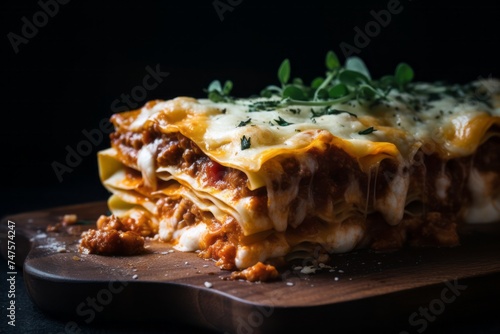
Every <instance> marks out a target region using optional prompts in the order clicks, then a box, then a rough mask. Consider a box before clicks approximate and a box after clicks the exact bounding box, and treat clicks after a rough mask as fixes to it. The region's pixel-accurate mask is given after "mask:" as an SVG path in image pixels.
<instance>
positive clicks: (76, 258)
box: [73, 255, 81, 261]
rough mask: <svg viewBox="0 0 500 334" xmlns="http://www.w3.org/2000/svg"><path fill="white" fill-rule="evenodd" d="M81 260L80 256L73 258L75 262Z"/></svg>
mask: <svg viewBox="0 0 500 334" xmlns="http://www.w3.org/2000/svg"><path fill="white" fill-rule="evenodd" d="M80 260H81V259H80V258H79V257H78V256H76V255H75V256H73V261H80Z"/></svg>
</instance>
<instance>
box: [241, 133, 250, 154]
mask: <svg viewBox="0 0 500 334" xmlns="http://www.w3.org/2000/svg"><path fill="white" fill-rule="evenodd" d="M251 139H252V138H250V137H248V138H247V137H246V136H243V137H241V139H240V144H241V150H242V151H243V150H246V149H248V148H250V146H251V145H252V143H251Z"/></svg>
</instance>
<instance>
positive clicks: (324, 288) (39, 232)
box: [0, 202, 500, 333]
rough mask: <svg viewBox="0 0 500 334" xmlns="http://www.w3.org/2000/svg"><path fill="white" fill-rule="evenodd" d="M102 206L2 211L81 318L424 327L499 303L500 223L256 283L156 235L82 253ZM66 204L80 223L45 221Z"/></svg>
mask: <svg viewBox="0 0 500 334" xmlns="http://www.w3.org/2000/svg"><path fill="white" fill-rule="evenodd" d="M103 213H107V207H106V203H105V202H93V203H85V204H80V205H74V206H65V207H56V208H49V209H47V210H41V211H34V212H26V213H22V214H17V215H12V216H8V217H5V218H4V219H3V220H2V223H1V231H0V232H1V233H2V234H1V235H2V240H1V251H2V255H3V256H4V257H5V258H8V254H7V240H8V239H6V236H7V232H8V227H7V226H8V224H9V223H8V221H11V222H14V223H15V225H14V226H15V243H16V261H17V265H18V266H23V269H24V277H25V283H26V286H27V290H28V293H29V294H30V297H31V298H32V300H33V302H34V303H35V304H36V305H37V306H38V307H39V308H40V309H42V310H43V311H46V312H48V313H49V314H52V315H54V316H57V317H61V318H64V319H68V320H69V321H74V322H75V323H82V324H88V323H94V322H100V321H105V322H106V321H122V322H123V321H127V320H140V321H148V322H158V323H160V324H162V323H164V324H168V323H176V324H179V323H180V324H186V326H194V327H200V328H202V329H207V330H216V331H221V332H224V331H226V332H231V333H270V332H273V331H280V332H282V331H285V330H291V331H293V332H296V331H297V330H307V331H311V330H316V331H317V330H320V329H322V330H324V331H326V332H328V333H332V332H334V331H335V332H337V331H343V330H354V329H359V330H361V329H363V328H365V329H371V330H373V329H376V328H380V329H386V330H387V329H390V332H394V333H401V332H403V333H405V332H407V333H418V332H421V331H423V330H424V329H427V327H428V326H431V325H432V326H436V324H439V323H444V324H446V322H447V321H460V320H462V321H463V320H464V319H469V320H471V321H472V320H474V319H477V321H480V319H481V317H489V316H491V315H493V314H497V315H498V312H499V311H500V307H499V304H500V303H498V302H497V300H498V297H499V296H500V288H499V283H500V224H484V225H481V224H479V225H474V226H470V227H468V228H467V229H464V230H462V231H461V234H462V244H461V245H460V246H458V247H454V248H420V249H402V250H399V251H396V252H390V253H376V252H372V251H370V250H362V251H356V252H352V253H348V254H338V255H334V256H333V257H332V263H331V264H330V267H324V268H318V269H317V270H316V271H315V272H314V273H310V274H305V273H301V271H300V270H299V269H297V268H296V266H290V267H287V268H283V269H282V270H281V272H280V274H281V277H280V279H279V280H278V281H275V282H267V283H258V282H257V283H250V282H247V281H239V280H230V279H229V275H230V273H229V272H227V271H224V270H221V269H219V268H218V267H216V266H215V265H214V263H213V262H212V261H207V260H203V259H201V258H199V257H198V256H197V255H196V254H195V253H182V252H178V251H174V250H173V249H172V247H171V246H170V245H168V244H166V243H161V242H157V241H152V240H148V241H146V246H147V249H148V252H147V254H143V255H138V256H129V257H121V256H115V257H105V256H99V255H83V254H80V253H78V251H77V246H78V241H79V237H80V234H81V232H82V231H84V230H86V229H88V228H91V227H94V226H95V225H94V222H95V220H96V218H97V217H99V215H101V214H103ZM64 214H76V215H77V216H78V219H79V223H78V224H76V225H73V226H72V227H70V228H64V229H62V230H61V231H60V232H46V228H47V226H48V225H49V224H56V223H58V222H60V221H61V217H62V216H63V215H64ZM11 226H13V224H12V223H11ZM306 264H307V263H306ZM426 310H427V311H426ZM386 332H387V331H386Z"/></svg>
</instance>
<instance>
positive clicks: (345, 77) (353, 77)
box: [339, 70, 370, 87]
mask: <svg viewBox="0 0 500 334" xmlns="http://www.w3.org/2000/svg"><path fill="white" fill-rule="evenodd" d="M339 80H340V82H341V83H343V84H344V85H347V86H351V87H356V86H359V85H360V84H363V83H366V84H368V83H369V82H370V79H368V77H367V76H366V75H364V74H363V73H361V72H357V71H353V70H344V71H342V72H340V74H339Z"/></svg>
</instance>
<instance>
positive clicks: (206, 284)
mask: <svg viewBox="0 0 500 334" xmlns="http://www.w3.org/2000/svg"><path fill="white" fill-rule="evenodd" d="M204 284H205V287H207V288H209V289H210V288H211V287H212V286H213V284H212V283H210V282H205V283H204Z"/></svg>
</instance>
